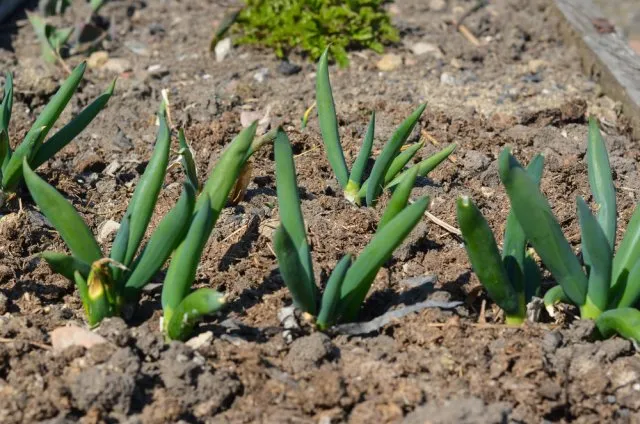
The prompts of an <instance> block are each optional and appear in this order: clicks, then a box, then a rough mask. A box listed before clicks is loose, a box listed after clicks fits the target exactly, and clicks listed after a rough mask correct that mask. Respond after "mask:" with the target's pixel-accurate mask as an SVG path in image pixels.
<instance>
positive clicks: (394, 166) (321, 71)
mask: <svg viewBox="0 0 640 424" xmlns="http://www.w3.org/2000/svg"><path fill="white" fill-rule="evenodd" d="M328 54H329V50H328V49H327V50H325V51H324V53H323V54H322V56H321V57H320V60H319V62H318V72H317V77H316V105H317V108H318V120H319V122H320V131H321V133H322V141H323V142H324V146H325V149H326V151H327V158H328V160H329V164H330V165H331V168H332V169H333V172H334V173H335V174H336V178H337V179H338V183H339V184H340V186H341V187H342V190H344V195H345V197H346V198H347V199H348V200H349V201H350V202H352V203H355V204H356V205H360V204H361V203H362V200H363V199H364V200H366V204H367V205H369V206H373V205H374V204H375V202H376V201H377V199H378V197H379V196H380V194H381V193H382V191H383V189H385V188H386V189H388V188H392V187H394V186H395V185H397V184H399V183H400V181H402V179H404V178H405V177H406V176H407V172H408V171H407V170H404V167H405V166H406V165H407V164H408V163H409V162H410V161H411V159H413V157H414V156H415V154H416V153H417V152H418V150H420V149H421V148H422V146H423V143H422V142H419V143H415V144H412V145H410V146H407V147H406V149H405V150H404V151H403V146H404V143H405V141H407V138H409V136H410V135H411V132H412V131H413V128H414V127H415V126H416V124H417V123H418V119H420V116H421V115H422V112H424V109H425V108H426V104H422V105H420V106H419V107H418V108H417V109H416V110H415V111H414V112H413V113H412V114H411V115H409V117H408V118H407V119H405V121H404V122H403V123H402V124H400V126H399V127H398V129H397V130H396V131H395V132H394V133H393V135H392V136H391V138H390V139H389V141H388V142H387V144H385V146H384V148H383V149H382V152H381V153H380V155H379V156H378V158H377V159H376V160H375V162H374V164H373V168H372V169H371V173H370V175H369V177H368V178H367V179H366V180H365V181H364V183H363V182H362V181H363V177H364V174H365V170H366V168H367V163H368V161H369V156H370V155H371V150H372V148H373V139H374V132H375V112H372V113H371V119H370V121H369V127H368V129H367V133H366V135H365V138H364V142H363V143H362V147H361V148H360V151H359V153H358V156H357V158H356V160H355V162H354V163H353V166H352V168H351V171H349V169H348V168H347V163H346V161H345V158H344V153H343V151H342V145H341V144H340V134H339V131H338V117H337V115H336V107H335V104H334V101H333V93H332V91H331V82H330V80H329V64H328ZM455 148H456V145H455V144H451V145H449V146H447V147H446V148H444V149H442V150H441V151H439V152H438V153H436V154H434V155H433V156H431V157H429V158H427V159H424V160H423V161H421V162H420V163H418V164H415V165H413V166H412V167H415V168H417V169H418V176H422V177H424V176H426V175H427V174H428V173H429V172H431V171H432V170H433V169H435V168H436V167H437V166H438V165H439V164H440V163H441V162H442V161H443V160H445V159H446V158H447V157H448V156H449V155H450V154H451V153H452V152H453V151H454V150H455ZM410 169H411V168H410Z"/></svg>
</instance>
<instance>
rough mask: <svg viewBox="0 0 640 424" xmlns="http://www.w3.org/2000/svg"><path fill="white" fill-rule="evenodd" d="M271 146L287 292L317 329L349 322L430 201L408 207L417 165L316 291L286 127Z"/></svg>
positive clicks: (278, 248) (277, 241) (277, 245)
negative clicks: (358, 246)
mask: <svg viewBox="0 0 640 424" xmlns="http://www.w3.org/2000/svg"><path fill="white" fill-rule="evenodd" d="M274 151H275V161H276V189H277V194H278V207H279V211H280V212H279V213H280V225H279V226H278V228H277V229H276V231H275V232H274V235H273V246H274V250H275V253H276V256H277V259H278V264H279V267H280V274H281V275H282V278H283V280H284V282H285V284H286V286H287V288H288V289H289V291H290V292H291V297H292V298H293V303H294V305H295V306H296V307H297V308H299V309H300V310H302V311H303V312H306V313H308V314H310V315H312V316H314V317H316V325H317V327H318V328H319V329H326V328H329V327H331V326H332V325H334V324H337V323H340V322H348V321H353V320H355V319H356V318H357V316H358V313H359V311H360V308H361V305H362V303H363V302H364V300H365V297H366V295H367V293H368V291H369V289H370V287H371V285H372V284H373V281H374V279H375V277H376V275H377V273H378V271H379V270H380V268H381V267H382V265H383V264H384V263H385V262H386V261H387V260H389V259H390V258H391V256H392V254H393V251H394V250H395V249H396V248H397V247H398V246H399V245H400V244H401V243H402V241H403V240H404V239H405V238H406V236H407V235H408V234H409V233H410V232H411V230H412V229H413V228H414V227H415V225H416V224H417V223H418V222H419V221H420V218H421V217H422V214H423V213H424V211H425V210H426V208H427V206H428V203H429V198H428V197H422V198H420V199H419V200H417V201H416V202H414V203H413V204H412V205H409V206H407V203H408V200H409V195H410V193H411V189H412V188H413V184H414V182H415V179H416V176H417V174H418V170H417V169H416V168H414V169H411V170H410V171H409V173H408V174H407V177H406V178H404V179H403V180H402V182H401V183H400V184H399V185H398V186H397V188H396V190H395V191H394V193H393V196H392V198H391V200H390V202H389V205H388V206H387V208H386V210H385V212H384V215H383V217H382V219H381V221H380V223H379V226H378V229H377V232H376V235H375V236H374V237H373V239H372V240H371V242H370V243H369V244H368V245H367V246H366V247H365V248H364V250H363V251H362V252H361V253H360V255H359V256H358V257H357V258H356V259H355V260H352V256H351V255H350V254H346V255H344V256H343V257H342V259H341V260H340V261H339V262H338V264H337V265H336V267H335V268H334V270H333V272H332V273H331V276H330V277H329V280H328V281H327V284H326V286H325V289H324V293H323V294H322V296H320V292H319V290H318V287H317V286H316V283H315V279H314V273H313V265H312V260H311V249H310V247H309V244H308V242H307V235H306V230H305V223H304V218H303V216H302V210H301V208H300V196H299V193H298V185H297V181H296V173H295V165H294V161H293V154H292V150H291V145H290V143H289V139H288V137H287V136H286V134H285V133H284V132H279V133H278V134H277V136H276V140H275V146H274ZM320 297H321V299H320Z"/></svg>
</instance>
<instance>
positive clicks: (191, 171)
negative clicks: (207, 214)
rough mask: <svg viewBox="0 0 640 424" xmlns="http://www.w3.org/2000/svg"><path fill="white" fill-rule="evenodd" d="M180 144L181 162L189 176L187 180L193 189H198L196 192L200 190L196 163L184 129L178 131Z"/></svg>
mask: <svg viewBox="0 0 640 424" xmlns="http://www.w3.org/2000/svg"><path fill="white" fill-rule="evenodd" d="M178 142H179V143H180V162H181V163H182V168H183V169H184V173H185V175H186V176H187V180H188V181H189V182H190V183H191V185H192V186H193V188H195V189H196V191H197V190H200V181H198V170H197V168H196V161H195V159H194V158H193V152H192V151H191V147H189V144H188V143H187V139H186V138H185V136H184V130H183V129H182V128H180V130H179V131H178Z"/></svg>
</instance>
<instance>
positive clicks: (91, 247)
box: [23, 158, 103, 264]
mask: <svg viewBox="0 0 640 424" xmlns="http://www.w3.org/2000/svg"><path fill="white" fill-rule="evenodd" d="M23 173H24V178H25V182H26V183H27V188H28V189H29V193H31V197H33V200H34V201H35V202H36V204H37V205H38V207H39V208H40V210H41V211H42V213H43V214H44V216H46V217H47V219H48V220H49V222H51V224H52V225H53V226H54V227H55V229H56V230H58V232H59V233H60V236H61V237H62V239H63V240H64V241H65V243H66V244H67V246H68V247H69V250H71V253H72V254H73V256H75V257H76V258H78V259H80V260H81V261H83V262H85V263H87V264H92V263H93V262H94V261H97V260H98V259H100V258H102V257H103V255H102V251H101V250H100V247H99V246H98V243H97V242H96V240H95V238H94V237H93V234H91V230H89V227H87V224H85V222H84V221H83V220H82V218H81V217H80V215H78V212H77V211H76V210H75V208H74V207H73V206H72V205H71V203H69V202H68V201H67V200H66V199H65V198H64V197H63V196H62V194H60V193H59V192H58V191H57V190H56V189H55V188H53V187H52V186H50V185H49V184H47V183H46V182H45V181H44V180H43V179H41V178H40V177H39V176H38V175H37V174H36V173H35V172H33V171H32V170H31V168H29V164H28V163H27V159H26V158H25V159H24V162H23Z"/></svg>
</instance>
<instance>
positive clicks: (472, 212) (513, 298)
mask: <svg viewBox="0 0 640 424" xmlns="http://www.w3.org/2000/svg"><path fill="white" fill-rule="evenodd" d="M457 215H458V225H459V226H460V231H462V236H463V237H464V247H465V249H466V250H467V255H468V256H469V261H470V262H471V265H472V266H473V270H474V272H475V273H476V275H477V276H478V280H480V283H482V286H483V287H484V288H485V289H486V290H487V293H489V297H491V299H493V301H494V302H496V304H497V305H498V306H499V307H500V308H502V309H503V310H504V311H505V313H506V315H507V316H508V317H513V318H519V319H520V322H522V320H523V319H524V317H525V310H524V306H525V305H524V293H523V292H516V289H515V288H514V287H513V285H512V283H511V281H510V280H509V275H508V274H507V270H506V268H505V266H504V265H503V263H502V257H501V256H500V251H499V250H498V245H497V244H496V240H495V238H494V236H493V232H492V231H491V228H490V227H489V224H488V223H487V220H486V219H485V218H484V216H483V215H482V212H480V210H479V209H478V207H477V206H476V205H475V204H474V203H473V201H472V200H471V199H470V198H469V197H467V196H461V197H459V198H458V202H457ZM521 288H522V287H521Z"/></svg>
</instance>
